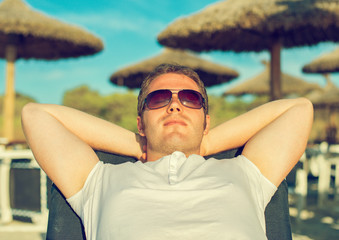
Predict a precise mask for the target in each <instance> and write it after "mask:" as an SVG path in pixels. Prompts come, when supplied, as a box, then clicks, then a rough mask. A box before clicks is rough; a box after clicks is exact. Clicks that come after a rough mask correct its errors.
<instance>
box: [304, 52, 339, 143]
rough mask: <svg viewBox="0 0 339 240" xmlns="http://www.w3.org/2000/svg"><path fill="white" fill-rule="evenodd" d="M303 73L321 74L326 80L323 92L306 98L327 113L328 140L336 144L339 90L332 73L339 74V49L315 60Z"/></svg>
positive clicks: (307, 65)
mask: <svg viewBox="0 0 339 240" xmlns="http://www.w3.org/2000/svg"><path fill="white" fill-rule="evenodd" d="M302 71H303V72H304V73H319V74H322V75H323V76H324V78H325V79H326V86H325V87H324V89H323V91H321V92H315V93H312V94H310V95H308V96H306V97H308V98H309V99H310V100H311V101H312V103H313V105H314V107H315V108H318V109H319V108H320V109H323V110H325V111H326V112H327V116H328V119H329V122H328V124H327V126H326V138H327V139H326V140H327V141H328V142H329V143H334V142H336V135H337V123H336V114H335V111H336V110H337V109H338V108H339V88H338V87H336V86H335V85H334V84H333V83H332V81H331V79H330V73H332V72H339V48H337V49H335V50H334V51H332V52H330V53H326V54H323V55H321V56H320V57H318V58H316V59H314V60H313V61H311V62H310V63H308V64H306V65H305V66H303V68H302Z"/></svg>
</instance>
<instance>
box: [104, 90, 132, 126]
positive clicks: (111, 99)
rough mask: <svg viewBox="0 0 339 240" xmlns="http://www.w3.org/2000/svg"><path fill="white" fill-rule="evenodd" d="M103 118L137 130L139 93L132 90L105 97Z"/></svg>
mask: <svg viewBox="0 0 339 240" xmlns="http://www.w3.org/2000/svg"><path fill="white" fill-rule="evenodd" d="M104 99H105V103H106V104H105V106H106V107H105V110H104V111H103V113H104V114H103V118H105V119H107V120H109V121H111V122H114V123H116V124H118V125H119V126H121V127H124V128H127V129H129V130H131V131H133V132H137V131H138V128H137V115H138V114H137V102H138V100H137V95H136V94H134V93H132V92H127V93H124V94H122V93H116V94H112V95H109V96H106V97H105V98H104Z"/></svg>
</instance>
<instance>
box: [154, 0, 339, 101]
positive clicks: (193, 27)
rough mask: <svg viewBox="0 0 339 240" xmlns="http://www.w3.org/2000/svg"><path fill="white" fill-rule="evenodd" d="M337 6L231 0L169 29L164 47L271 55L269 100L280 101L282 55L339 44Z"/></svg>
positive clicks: (319, 0)
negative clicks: (296, 49)
mask: <svg viewBox="0 0 339 240" xmlns="http://www.w3.org/2000/svg"><path fill="white" fill-rule="evenodd" d="M338 22H339V1H323V0H256V1H251V0H227V1H222V2H218V3H215V4H213V5H210V6H208V7H206V8H205V9H203V10H202V11H200V12H198V13H196V14H193V15H191V16H189V17H186V18H181V19H178V20H176V21H174V22H173V23H172V24H170V25H169V26H168V27H167V28H166V29H165V30H164V31H163V32H161V33H160V34H159V35H158V41H159V42H160V43H161V44H163V45H166V46H169V47H173V48H181V49H191V50H194V51H210V50H223V51H229V50H232V51H235V52H243V51H255V52H260V51H263V50H269V51H270V54H271V76H270V78H271V80H270V85H271V87H270V90H271V99H277V98H281V96H282V93H281V87H280V71H281V70H280V49H281V48H282V47H284V48H291V47H298V46H304V45H308V46H310V45H314V44H317V43H319V42H323V41H334V42H337V41H339V34H338V32H339V24H338Z"/></svg>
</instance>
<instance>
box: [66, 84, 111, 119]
mask: <svg viewBox="0 0 339 240" xmlns="http://www.w3.org/2000/svg"><path fill="white" fill-rule="evenodd" d="M63 105H65V106H69V107H72V108H76V109H79V110H81V111H84V112H87V113H89V114H92V115H94V116H97V117H100V116H102V113H101V111H102V110H103V109H104V108H105V100H104V98H103V97H102V96H101V95H100V94H99V93H98V92H97V91H94V90H91V89H89V87H88V86H85V85H83V86H79V87H77V88H75V89H72V90H69V91H66V92H65V94H64V98H63Z"/></svg>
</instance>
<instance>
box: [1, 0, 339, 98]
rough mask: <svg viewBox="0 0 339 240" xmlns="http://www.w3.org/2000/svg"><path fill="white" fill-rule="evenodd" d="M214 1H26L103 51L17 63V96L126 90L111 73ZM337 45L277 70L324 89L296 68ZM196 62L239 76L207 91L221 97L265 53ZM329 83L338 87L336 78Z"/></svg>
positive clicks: (156, 49) (150, 52) (147, 53)
mask: <svg viewBox="0 0 339 240" xmlns="http://www.w3.org/2000/svg"><path fill="white" fill-rule="evenodd" d="M214 2H215V1H213V0H198V1H197V0H168V1H166V0H163V1H159V0H96V1H93V0H91V1H90V0H83V1H69V0H67V1H66V0H58V1H47V0H27V1H26V3H28V4H29V5H30V6H31V7H32V8H34V9H35V10H38V11H41V12H43V13H45V14H47V15H49V16H51V17H54V18H57V19H59V20H61V21H63V22H66V23H70V24H74V25H77V26H80V27H83V28H85V29H87V30H89V31H90V32H92V33H94V34H95V35H97V36H98V37H100V38H101V39H102V40H103V42H104V45H105V47H104V50H103V51H102V52H100V53H98V54H96V55H93V56H87V57H81V58H72V59H65V60H57V61H43V60H35V59H32V60H18V61H17V62H16V72H15V81H16V83H15V86H16V91H17V92H20V93H23V94H25V95H29V96H31V97H33V98H34V99H36V100H37V101H38V102H42V103H56V104H61V103H62V97H63V93H64V92H65V91H66V90H69V89H72V88H75V87H77V86H79V85H82V84H86V85H88V86H89V87H90V88H92V89H94V90H97V91H99V92H100V93H102V94H110V93H114V92H117V91H125V90H126V89H125V88H122V87H116V86H114V85H113V84H111V83H110V82H109V77H110V75H111V74H112V73H114V72H115V71H117V70H119V69H120V68H122V67H125V66H128V65H130V64H133V63H137V62H139V61H142V60H144V59H146V58H149V57H152V56H155V55H157V54H159V53H161V51H162V49H163V47H162V46H161V45H159V44H158V43H157V41H156V37H157V35H158V34H159V33H160V32H161V31H162V30H163V29H164V28H166V26H167V25H168V24H169V23H171V22H172V21H174V20H175V19H176V18H178V17H183V16H187V15H190V14H192V13H194V12H196V11H199V10H201V9H202V8H204V7H205V6H206V5H208V4H211V3H214ZM336 46H337V45H336V44H333V43H322V44H319V45H316V46H313V47H303V48H292V49H287V50H283V51H282V56H281V63H282V71H283V72H285V73H288V74H291V75H294V76H298V77H301V78H303V79H304V80H306V81H310V82H317V83H319V84H320V85H324V78H323V77H322V76H321V75H317V74H315V75H313V74H303V73H302V72H301V68H302V66H303V65H305V64H306V63H308V62H310V61H311V60H313V59H314V58H316V57H318V56H319V55H320V54H322V53H326V52H329V51H332V50H333V49H335V48H336ZM200 55H201V57H203V58H205V59H207V60H210V61H213V62H216V63H219V64H222V65H225V66H228V67H231V68H233V69H235V70H237V71H238V72H239V73H240V77H239V78H237V79H236V80H235V81H233V82H232V83H230V84H224V85H222V86H218V87H217V88H214V89H213V88H212V89H209V92H210V93H213V94H221V93H222V92H223V91H225V90H226V89H227V88H228V87H230V86H232V85H234V84H237V83H239V82H240V81H243V80H245V79H247V78H249V77H252V76H255V75H257V74H259V73H260V72H261V71H262V70H263V66H262V64H261V63H260V61H261V60H268V59H269V55H268V53H267V52H262V53H241V54H239V53H233V52H210V53H203V54H200ZM332 80H333V82H335V83H336V84H339V74H333V75H332ZM4 88H5V61H4V60H3V59H1V60H0V94H3V92H4Z"/></svg>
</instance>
